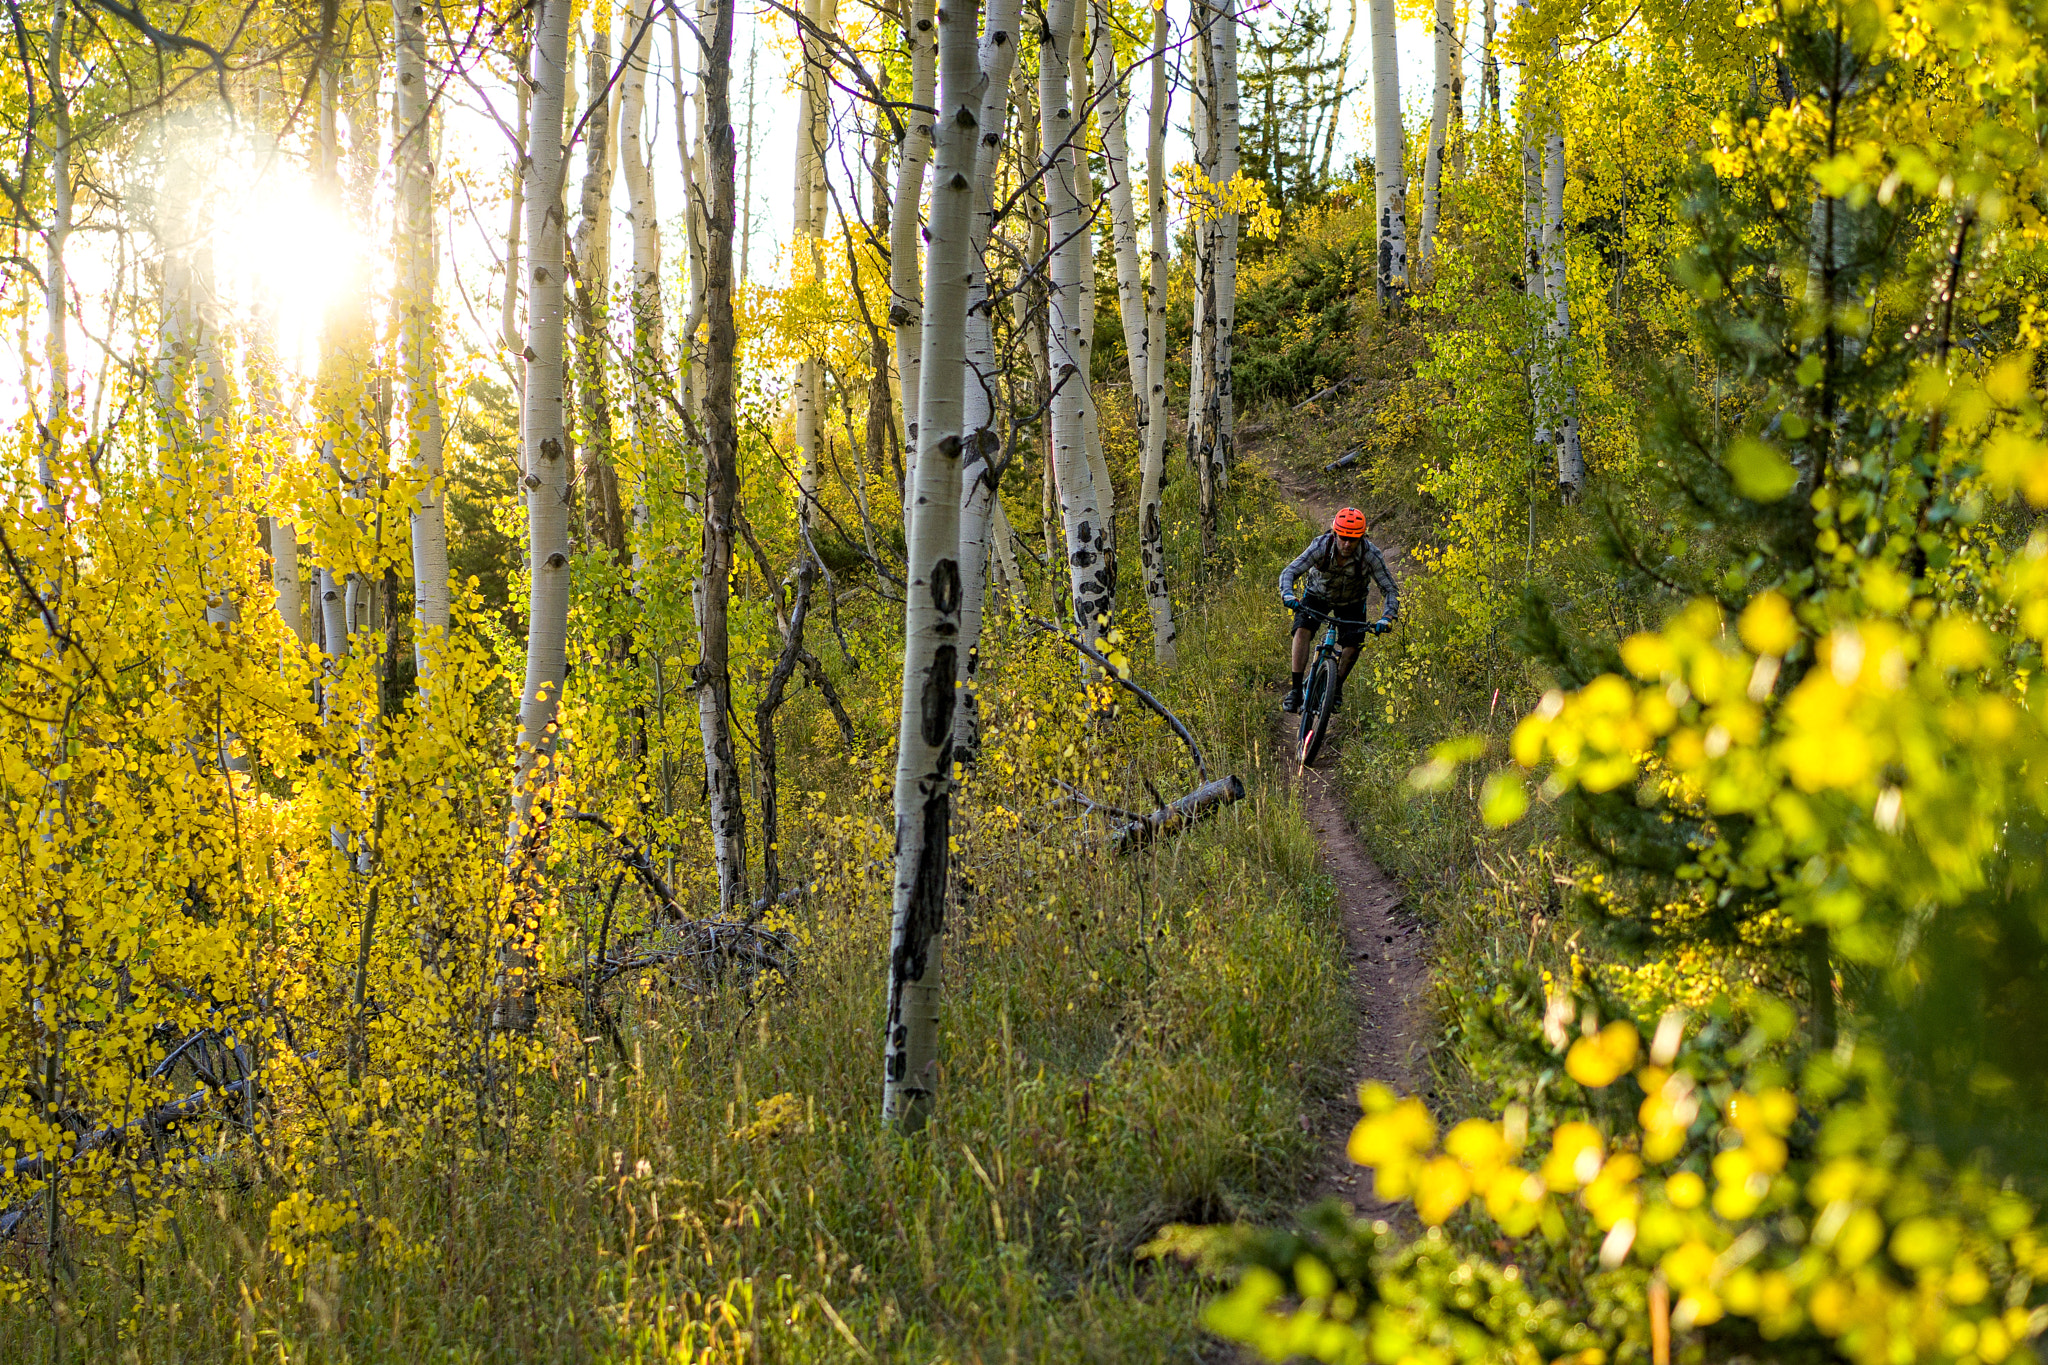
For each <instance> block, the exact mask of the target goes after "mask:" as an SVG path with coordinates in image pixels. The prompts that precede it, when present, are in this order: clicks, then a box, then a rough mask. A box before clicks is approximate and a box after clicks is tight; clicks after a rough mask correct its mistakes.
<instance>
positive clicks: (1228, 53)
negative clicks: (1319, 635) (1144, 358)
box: [1203, 0, 1241, 503]
mask: <svg viewBox="0 0 2048 1365" xmlns="http://www.w3.org/2000/svg"><path fill="white" fill-rule="evenodd" d="M1217 16H1218V19H1217V24H1216V183H1217V184H1218V185H1221V186H1225V187H1226V189H1225V193H1226V194H1227V195H1230V196H1231V197H1230V200H1229V203H1230V204H1231V205H1234V204H1235V202H1236V198H1235V186H1236V183H1237V173H1238V168H1239V153H1238V98H1237V23H1238V21H1237V0H1222V3H1221V4H1220V5H1219V6H1218V7H1217ZM1240 226H1241V223H1240V215H1239V214H1238V212H1237V210H1236V208H1235V207H1228V208H1227V209H1226V211H1225V212H1224V213H1223V214H1222V215H1221V216H1220V217H1218V219H1217V220H1216V248H1215V249H1216V289H1215V293H1214V302H1213V305H1212V306H1213V308H1214V318H1213V321H1212V324H1211V331H1212V337H1211V342H1210V345H1211V349H1212V351H1213V353H1214V358H1213V359H1212V360H1211V361H1210V363H1209V388H1208V391H1207V392H1206V393H1205V394H1203V408H1204V410H1205V412H1206V413H1207V414H1208V415H1207V417H1206V419H1205V421H1206V424H1207V426H1206V430H1205V431H1204V433H1203V440H1204V441H1205V442H1206V443H1207V445H1208V449H1209V461H1210V464H1211V466H1212V468H1213V469H1214V471H1215V472H1214V474H1213V475H1212V480H1213V482H1214V483H1215V484H1216V486H1218V487H1224V486H1227V485H1228V483H1229V478H1230V465H1231V461H1232V459H1233V458H1234V455H1235V450H1236V445H1237V397H1236V386H1235V384H1234V383H1233V381H1232V378H1231V375H1232V371H1233V369H1234V367H1235V360H1236V352H1237V234H1238V229H1239V227H1240ZM1212 503H1213V499H1212Z"/></svg>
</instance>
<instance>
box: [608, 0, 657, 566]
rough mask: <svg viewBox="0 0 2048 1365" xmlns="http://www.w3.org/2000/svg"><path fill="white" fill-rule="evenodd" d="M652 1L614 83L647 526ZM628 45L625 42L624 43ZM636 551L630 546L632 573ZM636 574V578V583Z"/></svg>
mask: <svg viewBox="0 0 2048 1365" xmlns="http://www.w3.org/2000/svg"><path fill="white" fill-rule="evenodd" d="M650 4H651V0H628V6H627V11H626V13H627V23H628V25H629V30H628V31H629V33H630V34H631V35H633V36H635V37H638V39H639V43H638V45H637V46H636V47H635V48H634V50H633V51H632V53H631V54H629V56H628V59H627V62H626V70H625V73H624V74H623V75H622V76H621V77H620V80H619V132H620V136H621V142H620V145H619V170H620V172H621V174H623V175H624V176H625V178H626V219H627V221H628V222H629V223H630V224H631V225H632V229H633V273H632V278H631V284H630V285H629V288H628V293H627V300H628V306H629V308H630V309H631V312H632V324H633V350H632V356H633V364H632V371H633V372H632V402H633V446H632V468H631V469H630V470H629V471H627V472H628V474H629V476H630V478H631V480H632V488H633V499H632V503H633V520H634V523H635V524H636V525H642V524H644V523H645V522H646V520H647V496H646V490H647V475H648V471H649V470H650V469H651V468H652V467H653V461H654V452H655V451H656V450H657V449H658V448H659V446H660V434H659V419H658V418H657V417H656V415H655V399H654V392H655V385H656V384H657V383H659V382H662V314H661V224H660V221H659V220H658V219H657V218H656V216H655V204H654V167H653V160H654V158H653V155H652V152H653V146H652V143H651V141H650V139H649V137H648V133H647V112H648V111H647V66H648V55H649V52H650V50H651V48H652V47H653V39H652V38H651V37H650V36H648V34H647V32H646V28H647V18H648V12H649V7H650ZM629 41H630V39H629ZM640 554H641V547H640V546H639V544H638V542H637V541H636V542H635V545H634V556H635V562H636V568H637V566H638V560H639V556H640ZM638 578H639V575H638V573H636V574H635V579H636V581H637V580H638Z"/></svg>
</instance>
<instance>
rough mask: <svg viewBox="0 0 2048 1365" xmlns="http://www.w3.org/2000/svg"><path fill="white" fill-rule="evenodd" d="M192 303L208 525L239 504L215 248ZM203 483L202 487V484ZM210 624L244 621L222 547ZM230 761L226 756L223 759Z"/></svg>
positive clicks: (210, 587) (209, 584)
mask: <svg viewBox="0 0 2048 1365" xmlns="http://www.w3.org/2000/svg"><path fill="white" fill-rule="evenodd" d="M192 299H193V305H194V307H193V321H194V322H195V323H196V326H195V327H194V329H193V330H194V335H195V339H196V345H195V347H194V352H193V360H194V365H193V379H194V380H195V382H196V385H197V388H196V390H195V392H194V395H193V404H192V408H193V417H194V418H195V421H196V428H197V430H196V434H197V437H198V440H197V444H196V448H195V452H194V453H195V455H196V457H197V458H196V459H195V461H194V471H193V472H194V476H195V486H210V491H211V493H212V495H213V496H214V497H215V498H216V499H217V502H216V504H215V505H214V506H212V507H209V508H208V509H207V511H206V512H205V514H204V515H205V518H206V521H207V523H208V524H209V525H211V523H212V522H213V520H214V519H215V518H216V517H221V516H229V515H232V513H231V512H230V510H229V509H231V508H233V507H234V505H235V484H234V464H233V461H232V460H231V459H230V458H229V452H228V449H227V431H226V419H227V404H228V370H227V357H226V356H225V355H223V354H222V353H221V328H220V295H219V287H218V283H217V281H216V279H215V276H214V268H213V248H212V247H211V246H209V245H205V244H201V245H200V246H198V247H197V248H196V249H194V250H193V251H192ZM201 479H203V480H204V484H203V485H202V484H200V480H201ZM205 570H206V579H205V589H206V623H207V624H208V625H210V626H213V627H216V628H218V629H221V630H225V629H226V628H227V627H228V626H229V625H231V624H233V623H234V622H235V621H236V620H238V619H239V618H240V612H239V611H238V610H237V609H236V603H235V599H234V594H233V591H232V590H231V589H230V588H229V586H228V582H229V568H228V566H227V565H226V564H225V563H224V562H223V560H222V558H221V556H220V553H219V550H218V548H216V549H215V550H214V551H213V552H212V555H211V557H210V558H209V559H208V560H207V562H206V564H205ZM223 757H225V755H223Z"/></svg>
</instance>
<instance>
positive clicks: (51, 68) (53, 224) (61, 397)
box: [23, 0, 74, 510]
mask: <svg viewBox="0 0 2048 1365" xmlns="http://www.w3.org/2000/svg"><path fill="white" fill-rule="evenodd" d="M67 15H68V9H67V6H66V3H65V0H52V3H51V5H50V50H49V53H48V61H47V62H46V64H45V67H44V78H45V80H46V81H47V82H48V86H49V102H50V226H49V230H48V232H47V233H46V234H45V236H44V241H43V312H44V317H45V319H46V321H47V324H48V327H49V332H48V341H47V342H46V343H45V346H44V361H45V363H46V364H47V365H48V366H49V375H50V378H49V385H50V391H49V396H48V400H47V401H48V407H47V408H46V409H45V416H44V418H43V430H42V433H41V435H42V439H41V440H40V441H38V442H37V444H36V482H37V484H38V485H39V494H38V496H39V497H40V498H41V499H42V504H43V508H44V510H51V509H54V508H56V507H58V506H60V505H61V502H62V494H61V493H60V492H59V490H58V488H57V476H56V471H55V469H54V467H53V466H54V457H55V456H56V455H57V453H58V452H59V451H60V450H61V449H62V446H63V442H64V435H65V428H66V426H67V425H68V420H69V416H70V412H71V359H70V347H69V332H70V325H69V323H68V322H67V320H66V319H67V317H68V315H69V307H70V305H69V300H68V299H67V297H66V295H67V293H68V292H69V291H68V287H67V286H68V282H69V279H70V277H69V275H68V274H67V272H66V269H65V260H64V252H65V247H66V246H67V244H68V243H69V241H70V238H71V217H72V195H73V191H74V187H73V185H72V183H71V181H72V176H71V97H70V94H69V93H68V92H67V90H66V89H65V85H64V27H65V23H66V19H67ZM23 359H24V361H26V359H27V357H26V356H24V357H23Z"/></svg>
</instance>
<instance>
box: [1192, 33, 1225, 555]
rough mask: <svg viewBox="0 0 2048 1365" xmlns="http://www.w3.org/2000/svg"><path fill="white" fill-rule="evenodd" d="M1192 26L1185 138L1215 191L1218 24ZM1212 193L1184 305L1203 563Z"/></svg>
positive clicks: (1209, 465) (1211, 524)
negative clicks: (1190, 95) (1191, 76)
mask: <svg viewBox="0 0 2048 1365" xmlns="http://www.w3.org/2000/svg"><path fill="white" fill-rule="evenodd" d="M1190 22H1191V23H1193V24H1194V25H1195V57H1194V80H1193V92H1192V93H1193V97H1194V103H1193V108H1192V109H1190V110H1189V113H1188V137H1189V141H1190V142H1192V143H1193V146H1194V152H1195V165H1196V167H1197V168H1198V169H1199V170H1200V171H1201V173H1202V178H1203V179H1204V180H1205V181H1206V182H1207V183H1208V185H1209V186H1211V187H1216V186H1217V177H1216V171H1217V159H1216V158H1217V149H1218V148H1219V147H1220V145H1221V143H1222V140H1223V139H1222V131H1221V129H1220V128H1219V127H1218V126H1217V109H1218V105H1219V104H1220V98H1219V97H1220V89H1219V87H1218V85H1217V81H1216V28H1217V25H1218V24H1219V23H1220V22H1221V20H1220V19H1219V17H1218V15H1217V12H1216V10H1215V8H1214V6H1212V5H1210V4H1207V3H1199V4H1197V5H1196V6H1195V7H1194V8H1193V9H1192V11H1191V12H1190ZM1219 188H1220V187H1219ZM1213 192H1214V190H1210V191H1207V192H1205V193H1204V194H1202V195H1198V196H1197V198H1196V203H1197V205H1198V207H1197V209H1196V213H1197V215H1198V216H1197V218H1196V221H1195V223H1194V224H1193V228H1192V230H1191V232H1190V234H1189V235H1190V237H1191V238H1192V245H1193V248H1194V261H1193V262H1192V266H1193V268H1192V271H1191V273H1192V276H1193V280H1192V283H1193V297H1192V298H1191V299H1190V300H1189V310H1190V315H1191V316H1190V325H1189V333H1190V338H1191V340H1190V345H1189V353H1188V420H1187V443H1188V467H1189V468H1190V469H1192V470H1193V471H1194V474H1195V479H1196V485H1197V507H1198V514H1199V516H1200V520H1201V532H1202V558H1203V559H1204V560H1207V559H1210V558H1212V557H1213V556H1214V555H1215V554H1216V550H1217V544H1216V461H1215V458H1214V452H1212V451H1211V449H1210V448H1209V445H1208V443H1207V441H1208V437H1209V435H1210V433H1209V432H1208V431H1207V430H1206V424H1205V421H1204V416H1205V414H1206V413H1207V412H1208V410H1209V389H1210V386H1211V383H1212V382H1213V379H1214V366H1215V363H1216V246H1217V238H1218V232H1217V227H1218V215H1217V212H1216V205H1215V204H1214V203H1213V202H1211V201H1210V200H1209V198H1208V194H1209V193H1213Z"/></svg>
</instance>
